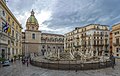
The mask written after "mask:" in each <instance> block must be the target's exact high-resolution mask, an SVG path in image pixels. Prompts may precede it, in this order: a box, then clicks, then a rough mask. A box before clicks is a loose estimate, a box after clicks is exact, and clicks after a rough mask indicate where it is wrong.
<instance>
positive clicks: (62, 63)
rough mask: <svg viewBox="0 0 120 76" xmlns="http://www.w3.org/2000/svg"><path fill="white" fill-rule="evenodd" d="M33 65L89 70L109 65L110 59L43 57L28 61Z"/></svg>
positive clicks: (59, 68)
mask: <svg viewBox="0 0 120 76" xmlns="http://www.w3.org/2000/svg"><path fill="white" fill-rule="evenodd" d="M30 63H31V64H32V65H34V66H38V67H41V68H47V69H55V70H91V69H101V68H107V67H110V66H111V61H110V60H106V61H102V62H100V61H90V62H81V61H80V60H57V61H50V60H47V59H44V58H43V57H38V58H33V59H32V60H31V62H30Z"/></svg>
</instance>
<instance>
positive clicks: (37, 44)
mask: <svg viewBox="0 0 120 76" xmlns="http://www.w3.org/2000/svg"><path fill="white" fill-rule="evenodd" d="M38 28H39V24H38V21H37V19H36V18H35V15H34V11H33V10H32V11H31V15H30V17H29V18H28V19H27V22H26V30H25V32H22V44H23V45H22V50H23V54H24V55H25V56H29V55H32V56H38V55H45V54H46V52H48V51H49V52H50V51H51V52H52V51H54V52H55V53H57V52H58V51H59V52H61V51H63V50H64V35H59V34H51V33H42V32H41V31H40V30H38Z"/></svg>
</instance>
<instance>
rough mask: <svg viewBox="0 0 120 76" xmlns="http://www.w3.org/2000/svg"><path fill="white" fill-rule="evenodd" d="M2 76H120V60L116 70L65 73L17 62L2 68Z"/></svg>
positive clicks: (0, 71)
mask: <svg viewBox="0 0 120 76" xmlns="http://www.w3.org/2000/svg"><path fill="white" fill-rule="evenodd" d="M0 76H120V59H119V60H117V64H116V66H115V69H112V68H111V67H110V68H106V69H99V70H87V71H77V72H75V71H63V70H48V69H43V68H39V67H35V66H32V65H29V67H27V65H22V63H21V62H20V61H16V62H15V63H13V64H11V65H10V66H6V67H2V68H0Z"/></svg>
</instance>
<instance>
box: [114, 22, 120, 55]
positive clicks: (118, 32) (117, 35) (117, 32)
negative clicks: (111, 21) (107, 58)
mask: <svg viewBox="0 0 120 76" xmlns="http://www.w3.org/2000/svg"><path fill="white" fill-rule="evenodd" d="M112 52H113V54H114V56H116V57H120V24H116V25H113V26H112Z"/></svg>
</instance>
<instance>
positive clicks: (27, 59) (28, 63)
mask: <svg viewBox="0 0 120 76" xmlns="http://www.w3.org/2000/svg"><path fill="white" fill-rule="evenodd" d="M28 65H29V61H28V59H27V67H28Z"/></svg>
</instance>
